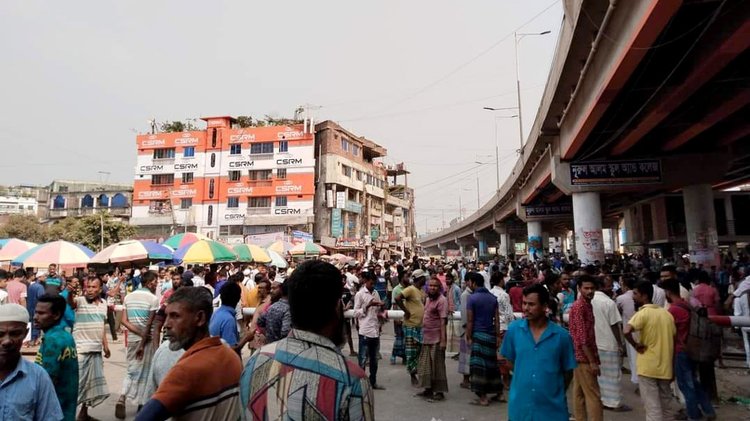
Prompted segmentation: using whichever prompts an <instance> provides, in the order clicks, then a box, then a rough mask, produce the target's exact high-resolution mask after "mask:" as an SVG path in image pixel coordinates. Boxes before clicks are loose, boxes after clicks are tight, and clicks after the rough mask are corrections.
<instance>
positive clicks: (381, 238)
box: [313, 121, 414, 260]
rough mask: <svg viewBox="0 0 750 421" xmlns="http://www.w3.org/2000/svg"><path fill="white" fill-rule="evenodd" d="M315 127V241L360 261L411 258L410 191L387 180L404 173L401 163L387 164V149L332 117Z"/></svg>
mask: <svg viewBox="0 0 750 421" xmlns="http://www.w3.org/2000/svg"><path fill="white" fill-rule="evenodd" d="M315 131H316V133H315V154H316V174H317V180H316V194H315V228H314V231H313V233H314V238H315V240H316V241H319V242H320V243H321V244H322V245H323V246H325V247H327V248H329V249H330V250H332V251H334V252H340V253H344V254H348V255H351V256H355V257H357V258H358V259H359V260H363V259H366V258H370V257H373V256H374V257H376V258H387V257H391V256H394V257H401V256H410V255H411V247H412V246H413V243H414V238H413V236H414V218H413V203H414V193H413V190H412V189H410V188H408V186H407V185H406V183H405V182H404V183H403V184H394V185H393V186H390V185H389V184H388V180H387V178H388V176H389V175H391V176H393V177H394V180H395V178H396V177H397V176H401V175H403V176H405V175H406V174H408V172H406V171H405V170H404V169H403V165H402V166H400V167H399V168H392V169H389V168H387V167H386V166H385V165H384V164H383V163H382V162H381V159H382V158H383V157H385V156H386V154H387V151H386V149H385V148H383V147H382V146H380V145H378V144H376V143H375V142H372V141H371V140H368V139H366V138H365V137H362V136H357V135H355V134H353V133H351V132H349V131H348V130H346V129H344V128H343V127H341V126H340V125H338V124H336V123H334V122H332V121H324V122H322V123H319V124H317V125H316V127H315Z"/></svg>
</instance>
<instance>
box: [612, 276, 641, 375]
mask: <svg viewBox="0 0 750 421" xmlns="http://www.w3.org/2000/svg"><path fill="white" fill-rule="evenodd" d="M635 282H636V280H635V278H633V277H627V278H625V279H624V280H623V282H622V283H621V285H622V289H623V291H624V292H623V293H622V294H620V295H619V296H618V297H617V299H616V303H617V309H618V310H620V315H621V316H622V323H623V324H628V322H629V321H630V318H631V317H633V315H634V314H635V301H634V300H633V288H634V287H635ZM625 350H626V352H627V354H628V363H629V364H628V366H629V367H630V382H631V383H633V384H635V385H637V384H638V372H637V371H638V370H637V369H636V367H635V357H636V354H637V352H636V350H635V348H633V347H632V346H631V345H630V344H626V348H625Z"/></svg>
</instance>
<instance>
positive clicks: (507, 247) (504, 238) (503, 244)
mask: <svg viewBox="0 0 750 421" xmlns="http://www.w3.org/2000/svg"><path fill="white" fill-rule="evenodd" d="M512 250H513V247H512V245H511V244H510V235H508V234H500V248H499V249H498V251H497V254H499V255H501V256H510V254H511V251H512Z"/></svg>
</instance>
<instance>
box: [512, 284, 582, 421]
mask: <svg viewBox="0 0 750 421" xmlns="http://www.w3.org/2000/svg"><path fill="white" fill-rule="evenodd" d="M549 299H550V298H549V292H547V289H546V288H544V286H543V285H542V284H534V285H530V286H528V287H526V288H524V289H523V313H524V317H525V318H524V319H521V320H516V321H514V322H513V323H511V324H510V326H509V327H508V332H507V333H506V334H505V339H504V340H503V345H502V348H501V349H500V353H501V354H502V356H503V357H505V358H506V359H507V360H508V362H509V363H510V364H511V365H512V367H513V380H512V382H511V386H510V398H509V399H508V402H509V403H508V419H509V420H513V421H515V420H525V421H526V420H528V421H535V420H539V421H541V420H545V421H547V420H550V421H567V420H568V403H567V400H566V398H565V381H564V376H565V372H566V371H570V370H573V369H574V368H575V367H576V359H575V355H574V353H573V340H572V339H571V338H570V335H569V334H568V332H567V331H566V330H565V329H563V328H562V327H560V326H559V325H557V324H555V323H552V322H550V321H549V320H548V319H547V315H546V312H547V305H548V303H549Z"/></svg>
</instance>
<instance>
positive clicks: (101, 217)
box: [99, 212, 104, 251]
mask: <svg viewBox="0 0 750 421" xmlns="http://www.w3.org/2000/svg"><path fill="white" fill-rule="evenodd" d="M102 250H104V213H103V212H99V251H102Z"/></svg>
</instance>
